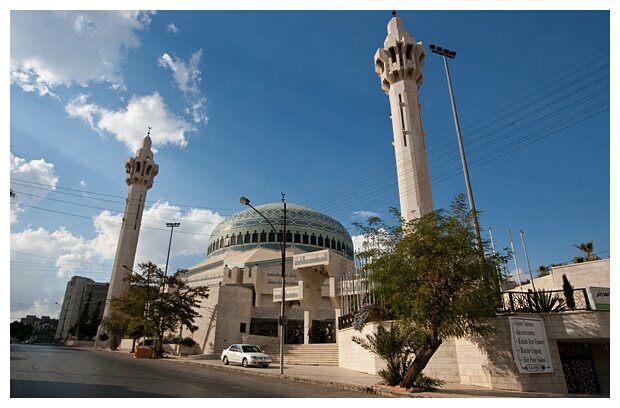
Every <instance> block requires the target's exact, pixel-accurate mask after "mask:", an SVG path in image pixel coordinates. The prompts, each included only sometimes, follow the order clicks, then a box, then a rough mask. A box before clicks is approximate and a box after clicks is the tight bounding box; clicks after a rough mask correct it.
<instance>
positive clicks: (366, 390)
mask: <svg viewBox="0 0 620 408" xmlns="http://www.w3.org/2000/svg"><path fill="white" fill-rule="evenodd" d="M169 360H177V361H179V362H181V363H183V364H191V365H195V366H203V367H204V366H208V367H209V368H215V369H219V370H228V371H240V372H246V373H248V374H251V375H258V376H263V377H272V378H280V379H283V380H288V381H297V382H302V383H306V384H319V385H324V386H327V387H333V388H339V389H342V390H345V391H356V392H360V393H363V394H376V395H382V396H385V397H392V398H422V397H421V396H416V395H415V394H414V393H412V392H407V391H403V392H398V391H392V390H388V389H385V388H383V387H381V386H379V387H375V386H371V387H365V386H361V385H353V384H346V383H341V382H334V381H324V380H315V379H311V378H305V377H299V376H295V375H286V374H282V375H280V374H274V373H266V372H260V371H250V370H247V371H245V369H241V368H238V367H230V366H224V365H212V364H201V363H197V362H193V361H191V360H180V359H176V358H169ZM378 385H379V384H378Z"/></svg>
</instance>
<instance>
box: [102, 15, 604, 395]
mask: <svg viewBox="0 0 620 408" xmlns="http://www.w3.org/2000/svg"><path fill="white" fill-rule="evenodd" d="M387 31H388V34H387V37H386V39H385V41H384V46H383V48H379V49H378V50H377V52H376V54H375V58H374V62H375V72H376V73H377V74H378V76H379V78H380V84H381V88H382V90H383V91H384V92H385V93H386V95H388V98H389V101H390V107H391V115H390V117H391V119H392V131H393V146H394V151H395V158H396V163H397V166H396V170H397V179H398V189H399V196H400V205H401V208H400V209H401V214H402V216H403V217H404V218H405V219H406V220H410V219H412V218H413V217H418V216H422V215H424V214H426V213H428V212H431V211H433V201H432V194H431V185H430V177H429V171H428V164H427V158H426V151H425V143H424V137H425V133H424V131H423V129H422V120H421V105H420V102H419V98H418V89H419V87H420V86H421V84H422V82H423V75H422V66H423V65H424V61H425V51H424V47H423V45H422V43H421V42H416V40H415V38H413V37H412V36H410V35H409V34H408V33H407V32H406V31H405V29H404V25H403V22H402V21H401V20H400V19H399V18H398V17H396V15H395V14H394V15H393V18H392V19H391V20H390V21H389V23H388V26H387ZM150 145H151V143H150V138H149V137H148V136H147V138H145V141H144V143H143V146H142V149H140V150H139V151H138V152H137V157H136V158H135V159H134V158H130V159H129V160H128V161H127V164H126V169H127V180H126V181H127V184H128V186H129V195H128V207H127V208H126V213H125V217H124V218H123V229H122V230H121V237H120V238H119V250H118V252H117V259H116V261H115V269H114V270H113V275H112V280H111V284H110V289H109V292H108V298H111V297H112V296H113V295H114V294H115V293H118V291H119V290H122V287H121V283H120V282H122V281H123V279H122V278H123V276H125V275H126V273H127V271H126V268H121V267H122V266H123V265H133V258H134V257H135V244H136V243H137V235H138V231H139V226H140V225H139V223H140V218H141V213H142V209H143V203H144V200H145V198H146V191H147V190H148V189H149V188H150V187H151V185H152V182H153V178H154V177H155V175H156V174H157V171H158V167H157V165H155V164H154V162H153V161H152V159H153V156H152V152H151V150H150ZM240 201H241V203H243V204H245V205H247V206H248V207H249V208H246V209H244V210H243V211H240V212H238V213H236V214H234V215H232V216H230V217H228V218H227V219H225V220H224V221H222V222H221V223H220V224H219V225H218V226H217V227H216V228H215V229H214V231H213V233H212V235H211V237H210V239H209V242H208V246H207V256H206V259H205V260H204V261H202V262H200V263H198V264H196V265H194V266H192V267H190V268H189V269H188V270H187V271H186V272H185V273H184V275H183V277H184V278H185V279H186V280H187V282H188V284H189V285H190V286H198V285H200V286H208V287H209V297H208V299H206V300H204V301H203V302H202V303H201V306H200V310H198V312H199V314H200V315H201V317H200V318H198V319H196V321H195V324H196V325H197V326H198V329H197V330H196V331H195V332H193V333H188V332H187V329H186V328H185V329H183V328H181V332H180V333H179V335H181V336H183V337H186V336H191V337H192V338H193V339H194V341H196V342H197V344H196V346H195V348H194V350H193V353H194V354H219V353H220V352H221V351H222V350H223V349H224V348H226V347H228V346H229V345H231V344H233V343H240V342H248V343H254V344H257V345H259V346H261V347H263V348H265V349H267V351H268V352H269V353H270V354H272V355H275V354H277V349H278V348H277V344H278V342H280V341H283V343H284V344H286V345H287V346H294V345H297V346H299V347H305V348H306V350H308V349H309V348H311V347H313V346H315V345H327V346H328V347H330V350H334V351H335V356H336V357H335V360H333V361H331V362H329V363H325V364H329V365H337V366H340V367H344V368H348V369H352V370H356V371H361V372H368V373H372V374H377V373H378V371H379V370H381V369H384V368H385V364H384V363H383V362H382V361H380V360H379V359H378V358H377V357H376V356H375V355H372V354H370V353H369V352H367V351H365V350H363V349H362V348H361V347H360V346H358V345H357V344H355V343H354V342H352V341H351V338H352V337H353V336H360V337H363V336H365V335H366V334H368V333H372V332H373V330H376V325H374V323H373V324H367V325H366V326H365V327H364V329H363V330H364V331H363V332H362V333H360V332H357V331H354V330H353V329H352V328H351V327H350V324H349V325H346V324H341V323H344V318H345V317H347V316H350V315H351V314H352V313H354V312H355V311H356V310H357V308H359V306H360V305H362V304H364V303H365V302H370V301H371V299H369V298H367V296H368V295H369V294H370V291H369V290H368V287H367V286H365V285H364V283H365V281H364V279H363V277H360V276H359V270H358V268H356V266H355V259H354V248H353V242H352V239H351V236H350V235H349V234H348V232H347V230H346V228H344V227H343V225H341V224H340V223H339V222H338V221H336V220H334V219H333V218H331V217H329V216H327V215H325V214H321V213H319V212H317V211H315V210H312V209H310V208H306V207H303V206H300V205H295V204H292V203H285V201H284V197H283V198H282V202H280V203H271V204H264V205H257V206H256V207H253V206H252V205H250V202H249V200H247V199H246V198H244V197H242V198H241V199H240ZM132 202H135V203H138V204H137V205H133V206H132V205H130V204H131V203H132ZM126 223H128V224H127V226H125V224H126ZM123 243H125V244H123ZM121 247H122V248H121ZM564 275H566V276H568V277H569V278H570V279H571V280H573V281H574V282H579V285H581V286H578V288H583V289H578V290H577V289H575V294H577V292H578V291H579V299H580V301H579V302H580V303H579V304H580V305H581V306H579V307H577V308H575V309H574V310H570V311H566V312H562V313H532V311H531V310H530V311H527V312H524V310H523V309H522V308H521V309H519V308H518V307H515V302H514V300H515V299H526V297H527V296H528V295H527V292H524V291H522V292H516V291H515V292H514V293H512V294H510V293H508V294H502V295H506V296H505V298H506V299H508V300H509V302H507V303H506V310H505V311H504V313H505V314H504V315H502V316H499V317H497V318H495V319H493V322H492V324H493V325H494V326H495V327H497V329H498V334H497V335H495V336H490V337H487V338H484V339H479V338H464V339H448V340H447V341H445V342H444V343H443V344H442V346H441V347H440V348H439V350H438V351H437V353H436V354H435V355H434V356H433V358H432V360H431V361H430V363H429V365H428V366H427V368H426V369H425V373H426V374H427V375H430V376H432V377H434V378H439V379H442V380H444V381H448V382H456V383H463V384H473V385H477V386H483V387H488V388H493V389H503V390H518V391H540V392H554V393H566V392H567V391H566V390H567V389H568V390H569V392H583V391H579V390H584V389H586V388H579V387H582V385H583V384H585V385H583V387H587V390H588V392H587V393H599V394H600V393H602V394H603V395H609V389H610V369H609V362H610V352H609V343H610V318H609V260H602V261H598V262H592V263H590V262H588V263H586V264H579V265H576V266H573V265H568V266H566V267H561V268H557V272H556V273H555V275H554V272H553V271H552V273H551V277H549V278H548V277H545V279H543V281H540V280H537V282H536V285H537V287H538V288H540V287H544V288H545V290H549V291H554V292H560V291H561V289H562V281H563V276H564ZM541 279H542V278H541ZM543 284H544V286H543ZM532 285H534V282H532ZM521 289H522V288H521ZM595 292H596V293H597V294H598V295H596V296H592V294H593V293H595ZM599 295H600V298H601V299H605V301H606V303H603V304H602V305H601V306H595V303H594V298H595V297H599ZM525 303H527V301H526V302H525ZM517 306H519V305H517ZM605 308H606V309H605ZM378 324H381V323H378ZM521 326H527V327H531V329H528V330H519V329H518V327H521ZM515 327H516V328H517V329H515ZM183 330H185V331H183ZM280 331H284V333H280ZM516 336H524V337H523V338H518V339H517V338H516ZM521 341H524V342H528V343H530V342H531V343H530V344H534V345H535V347H529V348H525V347H523V348H521V349H519V348H515V346H514V345H515V344H517V342H521ZM280 344H282V343H280ZM325 350H327V349H322V351H321V353H323V354H325V353H326V351H325ZM532 352H536V353H537V354H536V356H532V355H522V354H523V353H525V354H527V353H532ZM543 355H544V364H540V363H537V364H531V359H532V358H534V357H535V359H537V361H538V360H540V358H541V356H543ZM289 362H290V361H289ZM584 367H586V368H584ZM584 379H585V380H584ZM575 384H578V386H577V388H578V390H577V391H574V390H575V389H577V388H571V387H575ZM571 389H572V390H573V391H571ZM583 393H585V392H583Z"/></svg>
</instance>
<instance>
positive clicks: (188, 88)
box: [159, 50, 208, 123]
mask: <svg viewBox="0 0 620 408" xmlns="http://www.w3.org/2000/svg"><path fill="white" fill-rule="evenodd" d="M201 59H202V50H198V51H196V52H194V53H193V54H192V56H191V58H190V60H189V62H185V61H183V60H182V59H179V58H177V59H175V58H172V57H171V56H170V55H168V54H166V53H164V54H163V55H162V56H161V57H160V58H159V65H160V66H161V67H163V68H167V69H169V70H170V71H172V77H173V79H174V83H175V84H176V86H177V87H178V88H179V90H181V92H183V94H184V95H185V100H186V103H187V105H188V108H187V109H186V112H187V113H188V114H189V115H191V116H192V117H193V119H194V122H195V123H201V122H203V123H207V121H208V118H207V116H206V114H205V112H204V110H205V104H206V98H205V97H204V96H202V93H201V91H200V81H201V76H200V74H201V71H200V69H199V66H200V63H201Z"/></svg>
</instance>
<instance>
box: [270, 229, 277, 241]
mask: <svg viewBox="0 0 620 408" xmlns="http://www.w3.org/2000/svg"><path fill="white" fill-rule="evenodd" d="M275 241H276V233H275V232H273V231H271V232H270V233H269V242H275Z"/></svg>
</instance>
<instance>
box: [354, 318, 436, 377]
mask: <svg viewBox="0 0 620 408" xmlns="http://www.w3.org/2000/svg"><path fill="white" fill-rule="evenodd" d="M424 338H425V336H424V333H422V332H419V331H416V330H415V328H412V327H408V326H406V325H405V324H403V323H400V322H392V324H391V325H390V330H387V329H386V328H385V327H383V326H378V327H377V332H376V333H372V334H368V335H366V338H362V337H357V336H355V337H353V339H352V340H353V342H355V343H356V344H359V345H360V346H362V348H364V349H365V350H368V351H370V352H372V353H374V354H376V355H377V356H378V357H379V358H380V359H381V360H383V361H384V362H385V364H386V366H387V369H386V370H381V371H379V375H380V376H381V377H382V378H383V379H384V380H385V383H386V384H387V385H399V384H401V383H402V382H403V379H404V378H405V374H406V372H407V369H408V368H409V365H410V364H411V362H412V361H413V357H414V356H415V354H416V353H417V352H419V351H420V350H421V349H422V348H423V347H424Z"/></svg>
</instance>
